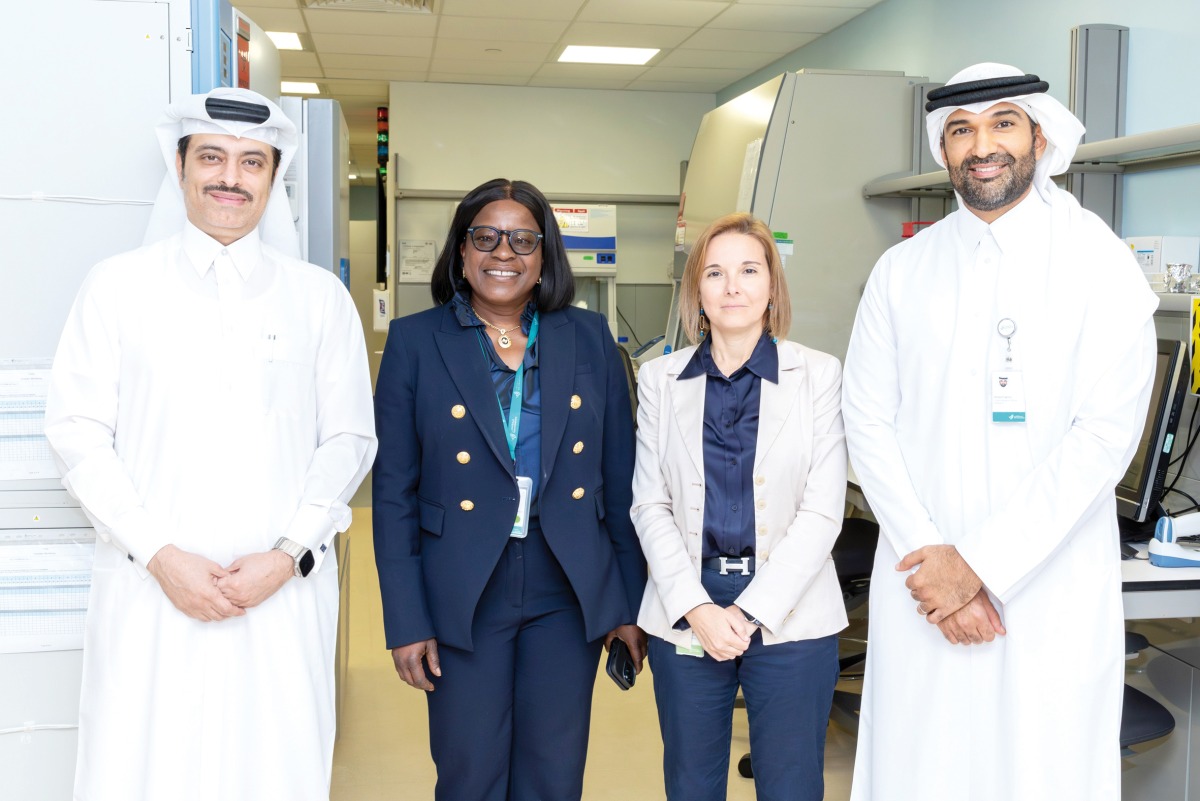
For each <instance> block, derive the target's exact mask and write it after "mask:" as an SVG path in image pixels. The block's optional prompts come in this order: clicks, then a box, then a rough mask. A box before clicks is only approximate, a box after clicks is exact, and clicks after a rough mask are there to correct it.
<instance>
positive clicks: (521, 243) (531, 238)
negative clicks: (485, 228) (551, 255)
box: [508, 230, 542, 256]
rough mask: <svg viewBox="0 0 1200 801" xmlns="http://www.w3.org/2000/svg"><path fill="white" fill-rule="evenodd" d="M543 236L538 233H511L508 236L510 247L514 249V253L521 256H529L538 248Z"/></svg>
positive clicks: (519, 231) (521, 231)
mask: <svg viewBox="0 0 1200 801" xmlns="http://www.w3.org/2000/svg"><path fill="white" fill-rule="evenodd" d="M541 238H542V235H541V234H539V233H538V232H537V231H524V230H518V231H510V232H509V234H508V245H509V247H511V248H512V249H513V253H516V254H518V255H521V256H528V255H529V254H530V253H532V252H533V251H534V248H536V247H537V244H538V240H539V239H541Z"/></svg>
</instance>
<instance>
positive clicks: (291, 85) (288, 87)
mask: <svg viewBox="0 0 1200 801" xmlns="http://www.w3.org/2000/svg"><path fill="white" fill-rule="evenodd" d="M279 91H280V92H282V93H283V94H285V95H318V94H320V93H321V90H320V89H319V88H318V87H317V85H316V84H315V83H313V82H312V81H280V82H279Z"/></svg>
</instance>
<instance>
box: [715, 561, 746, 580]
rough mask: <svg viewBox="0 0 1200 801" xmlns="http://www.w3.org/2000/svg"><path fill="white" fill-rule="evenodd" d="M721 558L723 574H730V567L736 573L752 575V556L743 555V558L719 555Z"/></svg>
mask: <svg viewBox="0 0 1200 801" xmlns="http://www.w3.org/2000/svg"><path fill="white" fill-rule="evenodd" d="M719 558H720V560H721V575H722V576H728V575H729V570H730V568H732V569H733V571H734V572H736V573H741V574H742V575H743V576H748V575H750V558H749V557H746V556H743V557H742V558H741V559H731V558H729V557H728V556H722V557H719Z"/></svg>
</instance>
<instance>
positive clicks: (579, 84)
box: [529, 77, 629, 89]
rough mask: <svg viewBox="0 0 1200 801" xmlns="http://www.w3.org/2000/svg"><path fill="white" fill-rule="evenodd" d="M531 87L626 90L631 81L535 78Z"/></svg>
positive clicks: (531, 80) (531, 82) (531, 81)
mask: <svg viewBox="0 0 1200 801" xmlns="http://www.w3.org/2000/svg"><path fill="white" fill-rule="evenodd" d="M529 85H530V86H538V87H541V88H543V89H626V88H628V87H629V81H624V80H615V81H597V80H595V79H594V78H545V77H534V78H532V79H530V81H529Z"/></svg>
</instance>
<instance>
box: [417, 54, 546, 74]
mask: <svg viewBox="0 0 1200 801" xmlns="http://www.w3.org/2000/svg"><path fill="white" fill-rule="evenodd" d="M539 67H541V62H540V61H539V62H530V61H525V62H519V61H476V60H468V59H460V58H437V57H436V56H435V57H434V59H433V61H432V62H431V63H430V65H429V72H430V74H432V73H435V72H443V73H444V72H453V73H457V74H463V73H468V72H469V73H472V74H479V75H510V76H512V77H514V78H518V77H519V78H528V77H529V76H531V75H533V74H534V73H535V72H537V71H538V68H539Z"/></svg>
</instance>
